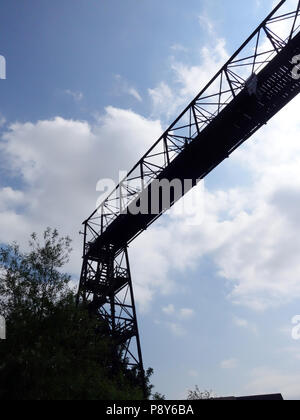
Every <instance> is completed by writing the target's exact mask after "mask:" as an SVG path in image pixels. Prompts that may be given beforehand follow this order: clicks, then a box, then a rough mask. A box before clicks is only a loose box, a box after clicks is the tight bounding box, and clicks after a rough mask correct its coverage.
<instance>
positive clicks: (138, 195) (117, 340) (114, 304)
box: [78, 1, 300, 378]
mask: <svg viewBox="0 0 300 420" xmlns="http://www.w3.org/2000/svg"><path fill="white" fill-rule="evenodd" d="M284 3H285V1H281V2H280V4H279V5H278V6H277V7H276V8H275V9H274V10H273V11H272V13H271V14H270V15H269V16H268V17H267V18H266V19H265V20H264V21H263V22H262V23H261V24H260V25H259V27H258V28H257V29H256V30H255V31H254V32H253V34H251V36H250V37H249V38H248V39H247V41H246V42H244V43H243V45H242V46H241V47H240V48H239V49H238V50H237V52H236V53H235V54H234V55H233V56H232V57H231V58H230V59H229V60H228V62H227V63H226V64H225V65H224V66H223V67H222V69H221V70H220V71H219V72H218V73H217V74H216V76H215V77H214V78H213V79H212V80H211V81H210V82H209V83H208V85H207V86H206V87H205V88H204V89H203V90H202V91H201V92H200V93H199V95H197V97H196V98H195V99H194V100H193V101H192V102H191V103H190V104H189V105H188V107H187V108H186V109H185V110H184V111H183V112H182V113H181V114H180V116H179V117H178V118H177V119H176V120H175V121H174V123H173V124H172V125H171V126H170V127H169V128H168V129H167V130H166V131H165V132H164V133H163V135H162V136H161V137H160V138H159V139H158V140H157V141H156V142H155V143H154V145H153V146H152V147H151V149H150V150H149V151H148V152H147V153H146V154H145V155H144V156H143V157H142V159H140V161H139V162H138V163H137V164H136V165H135V167H134V168H133V169H132V170H131V171H130V172H129V173H128V175H127V177H126V178H125V179H124V180H123V181H122V182H121V183H120V184H119V185H118V187H117V188H116V189H115V190H114V191H113V192H112V193H111V194H110V196H109V197H108V198H107V199H106V200H105V201H104V202H103V203H102V204H101V205H100V206H99V208H97V209H96V210H95V212H94V213H93V214H92V215H91V216H90V217H89V218H88V219H87V220H85V222H84V248H83V266H82V272H81V279H80V286H79V292H78V302H81V303H86V304H87V305H89V308H90V311H91V312H92V313H93V314H95V315H96V316H98V317H99V320H101V323H102V325H103V331H104V330H105V331H106V333H107V332H109V334H110V335H111V337H112V339H113V342H114V346H115V348H114V351H116V353H117V354H118V355H119V356H120V357H121V358H123V359H124V360H125V361H126V362H127V363H128V365H129V366H130V367H131V368H132V369H135V370H136V371H137V373H139V374H140V375H141V378H143V375H144V368H143V361H142V352H141V344H140V338H139V332H138V324H137V316H136V308H135V302H134V293H133V286H132V279H131V273H130V266H129V258H128V245H129V244H130V243H131V242H132V241H133V240H134V239H135V238H136V237H137V236H138V235H140V234H141V233H142V232H143V231H144V230H146V229H147V228H148V227H149V226H150V225H151V224H152V223H153V222H154V221H155V220H156V219H157V218H159V217H160V216H161V215H162V214H163V213H164V212H165V211H167V210H168V209H169V208H170V207H172V205H173V204H174V203H175V202H176V201H178V200H179V199H180V198H181V197H182V196H183V195H184V194H185V193H186V192H187V190H186V189H185V188H182V191H181V193H180V194H175V193H174V191H173V189H172V191H171V193H170V200H169V203H168V205H166V204H165V201H164V200H163V199H162V197H161V194H160V195H159V199H158V200H157V197H154V193H153V191H154V188H153V185H154V184H155V183H157V182H162V181H163V180H168V181H170V182H172V181H174V180H180V181H181V182H182V184H181V185H185V184H184V181H185V180H191V184H190V188H191V187H192V186H196V185H197V184H198V182H199V181H200V180H201V179H203V178H205V176H206V175H207V174H209V173H210V172H211V171H212V170H213V169H214V168H215V167H216V166H218V165H219V164H220V163H221V162H222V161H223V160H224V159H226V158H228V157H229V156H230V155H231V153H233V151H234V150H235V149H237V148H238V147H239V146H240V145H241V144H242V143H244V142H245V141H246V140H247V139H249V138H250V137H251V136H252V135H253V134H254V133H255V132H256V131H257V130H259V129H260V128H261V127H262V126H263V125H265V124H266V123H267V122H268V121H269V120H270V119H271V118H272V117H273V116H274V115H276V114H277V113H278V112H279V111H280V110H281V109H282V108H283V107H284V106H285V105H287V104H288V103H289V102H290V101H291V100H292V99H293V98H294V97H295V96H296V95H297V94H298V93H299V92H300V77H298V74H300V70H299V69H300V66H299V69H298V67H297V65H298V64H299V63H300V32H299V24H300V2H299V4H298V7H297V9H296V10H293V11H291V12H289V13H284V14H282V13H280V9H281V7H282V6H283V4H284ZM298 70H299V71H298ZM200 83H201V80H199V84H200ZM142 203H146V206H145V204H143V205H142ZM154 208H155V211H153V209H154ZM137 210H140V211H137Z"/></svg>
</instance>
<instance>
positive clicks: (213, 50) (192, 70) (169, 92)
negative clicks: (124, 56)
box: [148, 39, 229, 120]
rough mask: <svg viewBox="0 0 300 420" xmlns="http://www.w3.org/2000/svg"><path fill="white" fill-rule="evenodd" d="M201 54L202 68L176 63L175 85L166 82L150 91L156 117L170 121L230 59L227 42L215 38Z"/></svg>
mask: <svg viewBox="0 0 300 420" xmlns="http://www.w3.org/2000/svg"><path fill="white" fill-rule="evenodd" d="M199 55H200V57H199V62H200V64H199V65H193V66H188V65H187V64H185V63H183V62H180V61H176V60H173V62H172V65H171V70H172V73H173V82H172V85H170V84H169V83H166V82H164V81H162V82H160V83H159V84H158V85H157V86H156V87H155V88H153V89H149V90H148V93H149V96H150V98H151V101H152V108H153V115H155V116H156V115H159V116H160V118H164V119H168V120H169V119H170V118H174V117H175V116H176V113H179V112H180V111H182V109H183V108H185V106H186V105H187V103H188V102H189V101H190V100H191V99H193V98H194V97H195V96H196V95H197V94H198V93H199V92H200V90H201V89H202V88H204V86H205V85H206V84H207V83H208V82H209V81H210V79H211V78H212V77H213V76H214V75H215V74H216V73H217V71H218V70H219V69H220V68H221V67H222V66H223V64H224V62H225V61H226V60H227V59H228V57H229V56H228V53H227V51H226V49H225V41H224V40H223V39H217V40H216V39H213V41H211V45H209V46H206V47H203V48H201V50H200V52H199Z"/></svg>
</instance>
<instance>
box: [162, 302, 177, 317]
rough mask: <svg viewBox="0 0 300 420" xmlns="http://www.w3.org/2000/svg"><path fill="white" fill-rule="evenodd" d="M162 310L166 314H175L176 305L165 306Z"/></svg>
mask: <svg viewBox="0 0 300 420" xmlns="http://www.w3.org/2000/svg"><path fill="white" fill-rule="evenodd" d="M162 310H163V312H164V313H165V314H166V315H173V314H174V312H175V307H174V305H172V304H170V305H168V306H166V307H165V308H163V309H162Z"/></svg>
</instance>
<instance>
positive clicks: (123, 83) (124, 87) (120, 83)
mask: <svg viewBox="0 0 300 420" xmlns="http://www.w3.org/2000/svg"><path fill="white" fill-rule="evenodd" d="M115 81H116V86H115V90H114V92H115V94H116V95H120V94H123V95H130V96H132V97H133V98H134V99H136V100H137V101H138V102H142V101H143V99H142V97H141V95H140V94H139V92H138V90H137V89H136V88H135V87H133V86H131V85H130V84H129V83H128V82H127V80H125V79H124V78H123V77H122V76H121V75H120V74H116V75H115Z"/></svg>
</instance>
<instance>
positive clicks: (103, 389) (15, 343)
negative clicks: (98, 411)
mask: <svg viewBox="0 0 300 420" xmlns="http://www.w3.org/2000/svg"><path fill="white" fill-rule="evenodd" d="M29 245H30V248H29V251H28V252H22V251H21V250H20V247H19V246H18V245H17V244H12V245H8V246H5V247H2V248H0V313H1V314H2V315H4V316H5V318H6V322H7V340H6V341H2V342H1V344H0V399H2V400H99V399H141V398H142V392H141V389H140V385H139V381H138V377H137V375H136V374H134V373H133V372H130V371H129V370H127V366H126V365H124V364H123V363H122V361H121V360H120V362H119V366H120V368H119V370H118V371H117V372H116V370H115V369H112V366H113V363H114V362H115V360H113V356H112V352H111V341H110V338H109V337H107V336H106V337H105V336H103V335H102V336H100V335H99V334H96V331H98V330H99V329H101V328H99V327H101V321H99V320H98V319H95V318H91V317H90V315H89V313H88V311H87V310H86V308H85V307H79V308H76V305H75V295H74V293H73V291H72V290H71V289H70V287H69V282H70V276H69V275H67V274H66V273H63V272H62V267H63V266H64V264H65V263H66V262H67V261H68V260H69V255H70V252H71V240H70V239H69V238H68V237H66V238H61V237H60V236H59V234H58V232H57V230H51V229H50V228H48V229H46V231H45V232H44V235H43V237H42V241H41V242H40V241H39V238H38V235H37V234H32V235H31V239H30V244H29ZM149 389H150V388H149Z"/></svg>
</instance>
